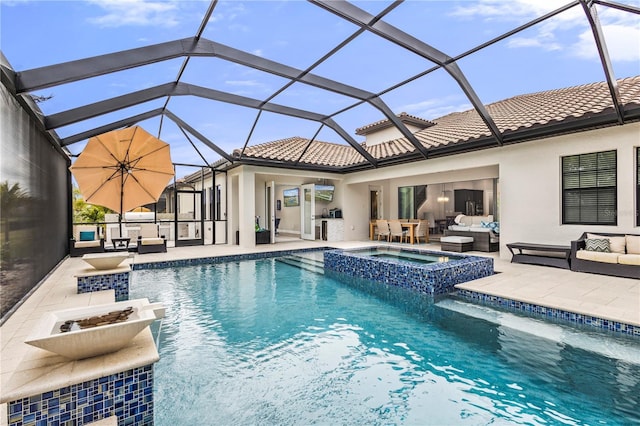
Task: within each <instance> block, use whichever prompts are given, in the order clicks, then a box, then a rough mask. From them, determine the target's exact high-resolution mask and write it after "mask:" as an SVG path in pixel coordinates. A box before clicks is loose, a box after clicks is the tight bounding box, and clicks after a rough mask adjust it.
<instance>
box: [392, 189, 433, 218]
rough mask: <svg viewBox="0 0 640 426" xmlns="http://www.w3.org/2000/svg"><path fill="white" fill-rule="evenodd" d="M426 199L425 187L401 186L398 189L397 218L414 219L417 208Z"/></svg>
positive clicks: (416, 214) (416, 215)
mask: <svg viewBox="0 0 640 426" xmlns="http://www.w3.org/2000/svg"><path fill="white" fill-rule="evenodd" d="M426 199H427V186H426V185H418V186H401V187H399V188H398V218H399V219H416V218H417V217H418V208H420V206H421V205H422V203H424V202H425V201H426Z"/></svg>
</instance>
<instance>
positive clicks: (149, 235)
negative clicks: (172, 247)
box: [138, 223, 167, 254]
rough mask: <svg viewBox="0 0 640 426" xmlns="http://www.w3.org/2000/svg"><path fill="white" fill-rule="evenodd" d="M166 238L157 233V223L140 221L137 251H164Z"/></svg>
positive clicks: (165, 249) (165, 250)
mask: <svg viewBox="0 0 640 426" xmlns="http://www.w3.org/2000/svg"><path fill="white" fill-rule="evenodd" d="M166 252H167V239H166V238H165V236H164V235H160V234H159V227H158V224H157V223H141V224H140V235H138V253H139V254H145V253H166Z"/></svg>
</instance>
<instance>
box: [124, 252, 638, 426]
mask: <svg viewBox="0 0 640 426" xmlns="http://www.w3.org/2000/svg"><path fill="white" fill-rule="evenodd" d="M131 293H132V298H137V297H148V298H149V299H150V300H152V301H162V302H164V303H165V305H166V306H167V315H166V317H165V320H164V323H163V327H162V332H161V333H160V339H159V351H160V356H161V358H160V361H159V362H158V363H157V364H156V366H155V404H154V405H155V422H156V423H155V424H156V425H159V426H163V425H172V426H174V425H178V424H180V425H182V424H216V425H224V424H229V425H232V424H233V425H237V424H263V425H276V424H277V425H301V424H349V425H351V424H355V425H363V424H367V425H376V424H405V425H414V424H420V425H429V424H438V425H440V424H489V423H499V424H500V423H502V424H505V423H509V424H511V423H520V424H543V423H546V424H594V423H599V422H606V423H607V424H620V425H622V424H630V423H634V422H638V421H640V414H638V413H639V412H640V402H639V400H638V395H640V344H639V342H638V339H628V338H613V337H611V336H610V335H608V334H606V333H600V332H593V331H587V330H578V329H576V328H575V327H567V326H564V325H560V324H553V323H549V322H542V321H540V320H536V319H531V318H526V317H523V316H517V315H514V314H508V315H507V314H505V313H501V312H499V311H495V310H492V309H489V308H487V307H478V306H475V305H470V304H468V303H465V302H463V301H460V300H456V299H454V298H451V297H446V298H435V299H434V298H432V297H429V296H426V295H423V294H418V293H416V292H414V291H411V290H408V289H403V288H398V287H392V286H386V285H380V284H379V283H372V282H369V281H363V280H358V279H355V278H349V279H347V280H345V281H338V280H336V279H334V278H331V277H327V276H325V275H322V274H318V273H313V272H310V271H307V270H304V269H299V268H296V267H294V266H291V265H288V264H284V263H281V262H278V261H277V260H276V259H263V260H255V261H243V262H231V263H221V264H216V265H202V266H192V267H182V268H168V269H157V270H142V271H135V272H134V273H133V277H132V288H131ZM532 330H533V331H532ZM567 336H570V338H568V337H567ZM592 349H597V350H598V352H594V351H593V350H592Z"/></svg>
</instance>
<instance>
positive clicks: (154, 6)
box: [88, 0, 178, 28]
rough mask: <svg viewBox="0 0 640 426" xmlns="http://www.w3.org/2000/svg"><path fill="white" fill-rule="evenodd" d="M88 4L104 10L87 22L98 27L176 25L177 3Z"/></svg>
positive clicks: (107, 0)
mask: <svg viewBox="0 0 640 426" xmlns="http://www.w3.org/2000/svg"><path fill="white" fill-rule="evenodd" d="M89 2H90V3H92V4H94V5H96V6H98V7H100V8H102V9H104V11H105V12H106V14H104V15H102V16H97V17H93V18H89V19H88V21H89V22H90V23H92V24H94V25H98V26H100V27H112V28H113V27H123V26H162V27H173V26H175V25H177V24H178V18H177V13H176V12H177V9H178V3H176V2H174V1H146V0H90V1H89Z"/></svg>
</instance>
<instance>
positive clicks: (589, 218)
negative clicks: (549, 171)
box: [562, 151, 617, 225]
mask: <svg viewBox="0 0 640 426" xmlns="http://www.w3.org/2000/svg"><path fill="white" fill-rule="evenodd" d="M616 163H617V162H616V152H615V151H604V152H595V153H590V154H580V155H572V156H569V157H563V158H562V223H563V224H565V225H568V224H580V225H616V224H617V212H616V205H617V200H616V192H617V178H616V176H617V175H616Z"/></svg>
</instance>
